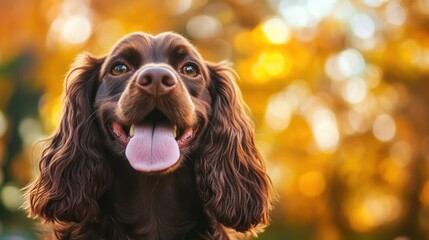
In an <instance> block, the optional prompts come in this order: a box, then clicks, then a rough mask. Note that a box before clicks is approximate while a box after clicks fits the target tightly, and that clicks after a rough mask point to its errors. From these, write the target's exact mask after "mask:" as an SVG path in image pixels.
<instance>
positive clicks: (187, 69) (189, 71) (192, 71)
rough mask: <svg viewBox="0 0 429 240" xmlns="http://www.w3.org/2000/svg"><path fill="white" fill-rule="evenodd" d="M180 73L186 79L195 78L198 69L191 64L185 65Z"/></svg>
mask: <svg viewBox="0 0 429 240" xmlns="http://www.w3.org/2000/svg"><path fill="white" fill-rule="evenodd" d="M180 72H181V73H182V74H184V75H186V76H188V77H196V76H198V75H199V74H200V73H199V72H198V68H197V67H196V66H195V65H193V64H186V65H184V66H183V67H182V68H181V69H180Z"/></svg>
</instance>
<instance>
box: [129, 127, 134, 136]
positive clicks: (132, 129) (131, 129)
mask: <svg viewBox="0 0 429 240" xmlns="http://www.w3.org/2000/svg"><path fill="white" fill-rule="evenodd" d="M129 135H130V137H134V124H133V125H131V127H130V134H129Z"/></svg>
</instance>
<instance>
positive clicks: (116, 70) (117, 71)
mask: <svg viewBox="0 0 429 240" xmlns="http://www.w3.org/2000/svg"><path fill="white" fill-rule="evenodd" d="M126 72H128V67H127V66H126V65H125V64H116V65H115V66H114V67H113V68H112V70H111V71H110V73H111V74H112V75H113V76H118V75H121V74H124V73H126Z"/></svg>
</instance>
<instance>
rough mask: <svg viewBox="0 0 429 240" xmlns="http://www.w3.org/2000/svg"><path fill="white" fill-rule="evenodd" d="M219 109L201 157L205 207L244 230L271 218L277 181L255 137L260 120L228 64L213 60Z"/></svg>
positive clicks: (211, 67) (200, 183)
mask: <svg viewBox="0 0 429 240" xmlns="http://www.w3.org/2000/svg"><path fill="white" fill-rule="evenodd" d="M208 68H209V71H210V74H211V78H212V98H213V109H212V116H211V119H210V123H209V125H208V128H207V130H206V132H205V134H204V136H203V139H202V143H201V144H200V145H201V149H200V150H199V151H198V153H199V157H198V158H197V162H196V171H197V174H196V176H197V183H198V187H199V192H200V195H201V197H202V199H203V201H204V202H205V208H204V209H205V213H206V214H207V216H209V217H210V218H212V219H215V220H217V222H218V223H221V224H223V225H224V226H226V227H230V228H233V229H235V230H237V231H239V232H246V231H249V230H252V229H253V228H254V227H256V226H258V225H266V224H268V220H269V219H268V218H269V217H268V213H269V210H270V208H271V203H270V189H271V182H270V180H269V178H268V176H267V174H266V173H265V166H264V163H263V159H262V157H261V155H260V153H259V152H258V150H257V149H256V147H255V144H254V140H253V135H254V133H253V131H254V126H253V123H252V121H251V120H250V119H249V117H248V115H247V114H246V110H247V109H246V108H247V106H246V105H245V104H244V102H243V100H242V96H241V93H240V91H239V89H238V87H237V86H236V83H235V76H236V73H235V72H234V71H233V70H232V69H230V68H229V67H227V66H226V64H224V63H221V64H217V65H215V64H208Z"/></svg>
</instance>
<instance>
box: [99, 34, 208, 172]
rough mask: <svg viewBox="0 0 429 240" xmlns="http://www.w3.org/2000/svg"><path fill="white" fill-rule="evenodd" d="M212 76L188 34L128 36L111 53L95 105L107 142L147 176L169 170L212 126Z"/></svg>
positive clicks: (172, 168) (101, 75)
mask: <svg viewBox="0 0 429 240" xmlns="http://www.w3.org/2000/svg"><path fill="white" fill-rule="evenodd" d="M209 88H210V75H209V71H208V68H207V66H206V63H205V61H204V60H203V59H202V58H201V56H200V54H199V53H198V52H197V50H196V49H195V48H194V47H193V46H192V45H191V44H190V43H189V42H188V41H187V40H186V39H185V38H183V37H182V36H180V35H178V34H174V33H164V34H160V35H157V36H152V35H149V34H144V33H135V34H132V35H128V36H126V37H125V38H123V39H122V40H121V41H119V43H118V44H116V46H115V47H114V48H113V50H112V51H111V52H110V53H109V54H108V55H107V57H106V58H105V60H104V63H103V65H102V68H101V71H100V74H99V87H98V90H97V94H96V98H95V107H96V109H97V114H98V117H99V119H100V124H101V126H102V129H103V131H104V134H105V137H106V141H107V142H108V145H109V146H110V148H111V149H113V151H114V152H115V153H116V154H118V155H122V156H126V158H127V159H128V161H129V163H130V164H131V166H132V167H133V168H134V169H136V170H138V171H141V172H168V171H172V170H174V169H175V168H177V166H179V165H180V163H181V161H183V160H184V156H186V155H189V154H190V153H191V152H192V150H193V147H194V146H195V145H196V144H195V143H196V142H197V141H198V139H199V138H200V136H201V132H202V130H203V129H205V127H206V126H207V122H208V118H209V113H210V105H211V102H212V99H211V95H210V91H209Z"/></svg>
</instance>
